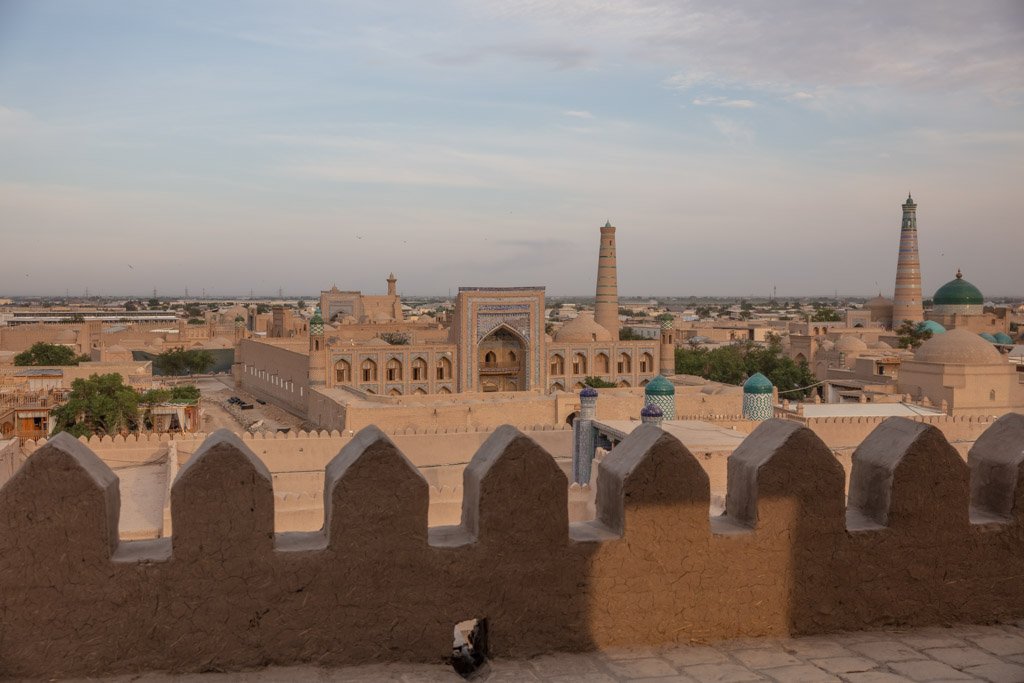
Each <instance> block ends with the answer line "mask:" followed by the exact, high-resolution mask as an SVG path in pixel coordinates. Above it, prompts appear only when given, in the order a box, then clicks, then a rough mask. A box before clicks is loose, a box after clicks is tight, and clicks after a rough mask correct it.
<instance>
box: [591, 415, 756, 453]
mask: <svg viewBox="0 0 1024 683" xmlns="http://www.w3.org/2000/svg"><path fill="white" fill-rule="evenodd" d="M641 424H643V423H642V422H639V421H637V420H594V426H595V427H596V428H597V429H598V430H600V431H602V432H604V433H606V434H609V435H611V436H615V437H617V438H619V439H624V438H626V436H627V435H628V434H629V433H630V432H632V431H633V430H634V429H636V428H637V427H639V426H640V425H641ZM661 428H662V429H663V430H665V431H666V432H668V433H669V434H671V435H672V436H674V437H676V438H677V439H679V440H680V441H682V442H683V445H684V446H686V447H687V448H688V449H689V450H690V451H701V452H710V451H730V452H732V451H733V450H735V449H736V448H737V447H738V446H739V445H740V444H741V443H742V442H743V439H745V438H747V435H746V434H744V433H743V432H738V431H736V430H733V429H726V428H725V427H720V426H718V425H715V424H711V423H710V422H703V421H701V420H665V421H664V422H662V423H661Z"/></svg>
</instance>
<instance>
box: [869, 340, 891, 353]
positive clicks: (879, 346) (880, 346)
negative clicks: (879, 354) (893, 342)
mask: <svg viewBox="0 0 1024 683" xmlns="http://www.w3.org/2000/svg"><path fill="white" fill-rule="evenodd" d="M868 348H869V349H879V350H882V351H891V350H892V346H890V345H889V344H887V343H885V342H884V341H882V340H881V339H879V340H878V341H876V342H872V343H871V344H868Z"/></svg>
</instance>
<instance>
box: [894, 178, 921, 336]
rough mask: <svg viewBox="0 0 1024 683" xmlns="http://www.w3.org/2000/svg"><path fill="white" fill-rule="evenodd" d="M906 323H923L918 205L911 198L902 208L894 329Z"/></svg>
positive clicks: (909, 197) (908, 196)
mask: <svg viewBox="0 0 1024 683" xmlns="http://www.w3.org/2000/svg"><path fill="white" fill-rule="evenodd" d="M904 320H910V321H911V322H915V323H918V322H921V321H923V320H924V307H923V305H922V303H921V257H920V256H919V255H918V252H917V204H915V203H914V200H913V198H911V196H910V195H909V194H908V195H907V201H906V203H905V204H903V225H902V227H901V228H900V257H899V260H898V261H897V262H896V294H895V296H894V297H893V309H892V326H893V328H897V327H899V326H900V325H901V324H902V323H903V321H904Z"/></svg>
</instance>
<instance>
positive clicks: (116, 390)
mask: <svg viewBox="0 0 1024 683" xmlns="http://www.w3.org/2000/svg"><path fill="white" fill-rule="evenodd" d="M138 412H139V394H138V393H137V392H136V391H135V390H134V389H132V388H131V387H130V386H127V385H126V384H125V383H124V379H123V378H122V377H121V375H119V374H117V373H110V374H107V375H92V376H91V377H89V378H88V379H76V380H75V381H74V382H72V383H71V393H70V394H69V395H68V402H67V403H65V404H64V405H62V406H60V407H59V408H56V409H54V411H53V417H54V421H55V422H54V424H55V429H56V430H57V431H65V432H68V433H70V434H71V435H72V436H75V437H79V436H90V435H92V434H97V435H100V436H105V435H108V434H110V435H112V434H120V433H126V432H130V431H132V430H133V429H135V428H136V421H137V419H138Z"/></svg>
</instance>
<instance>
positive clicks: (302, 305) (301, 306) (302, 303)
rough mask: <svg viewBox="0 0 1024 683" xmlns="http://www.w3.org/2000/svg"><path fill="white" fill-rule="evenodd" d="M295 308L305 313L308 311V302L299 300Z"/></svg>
mask: <svg viewBox="0 0 1024 683" xmlns="http://www.w3.org/2000/svg"><path fill="white" fill-rule="evenodd" d="M295 307H296V308H297V309H299V310H300V311H304V310H306V302H305V301H304V300H302V299H299V300H298V301H296V302H295Z"/></svg>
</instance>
